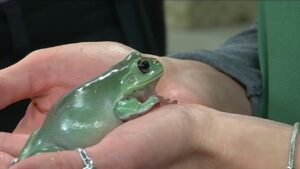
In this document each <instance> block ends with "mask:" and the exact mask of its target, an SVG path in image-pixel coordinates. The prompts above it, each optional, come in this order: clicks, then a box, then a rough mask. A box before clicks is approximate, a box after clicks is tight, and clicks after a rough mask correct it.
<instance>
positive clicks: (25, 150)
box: [13, 129, 39, 164]
mask: <svg viewBox="0 0 300 169" xmlns="http://www.w3.org/2000/svg"><path fill="white" fill-rule="evenodd" d="M38 132H39V129H38V130H35V131H34V132H33V133H32V134H31V135H30V137H29V139H28V140H27V142H26V144H25V146H24V147H23V149H22V151H21V153H20V156H19V158H18V159H16V160H14V162H13V164H15V163H17V162H18V161H20V160H22V159H24V158H26V157H28V156H29V154H30V151H31V149H32V145H33V142H34V141H35V139H36V136H37V135H38Z"/></svg>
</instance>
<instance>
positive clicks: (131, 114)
mask: <svg viewBox="0 0 300 169" xmlns="http://www.w3.org/2000/svg"><path fill="white" fill-rule="evenodd" d="M159 101H160V99H159V98H158V97H157V96H150V97H149V98H148V99H147V100H146V101H145V102H143V103H141V102H140V101H138V100H137V99H136V98H129V99H125V100H121V101H120V102H118V104H117V106H116V107H115V109H114V112H115V114H116V116H117V117H118V118H119V119H120V120H122V121H127V120H130V119H133V118H135V117H138V116H141V115H143V114H145V113H147V112H148V111H149V110H150V109H151V108H152V107H153V106H154V105H156V104H157V103H158V102H159Z"/></svg>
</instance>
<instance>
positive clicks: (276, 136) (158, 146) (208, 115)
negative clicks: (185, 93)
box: [11, 104, 300, 169]
mask: <svg viewBox="0 0 300 169" xmlns="http://www.w3.org/2000/svg"><path fill="white" fill-rule="evenodd" d="M290 135H291V127H290V126H288V125H284V124H281V123H276V122H272V121H269V120H264V119H259V118H255V117H251V116H243V115H236V114H229V113H224V112H219V111H217V110H215V109H211V108H208V107H204V106H200V105H180V104H177V105H166V106H162V107H160V108H157V109H154V110H153V111H152V112H151V113H148V114H146V115H144V116H141V117H139V118H136V119H135V120H131V121H128V122H126V123H124V124H123V125H121V126H119V127H118V128H116V129H115V130H113V131H112V132H111V133H109V134H108V135H107V136H106V137H105V138H104V139H103V140H102V141H101V142H100V143H98V144H96V145H94V146H92V147H88V148H86V149H85V150H86V151H87V153H88V154H89V156H90V157H91V159H93V161H94V163H95V166H96V168H107V169H110V168H113V169H119V168H120V169H140V168H143V169H154V168H155V169H184V168H188V169H198V168H200V167H201V168H207V169H224V168H230V169H240V168H245V169H264V168H273V169H281V168H284V167H286V165H287V161H288V160H287V157H288V150H289V140H290ZM254 138H255V139H254ZM298 150H300V148H298ZM296 157H298V159H297V160H300V157H299V156H296ZM82 167H83V162H82V160H81V158H80V156H79V154H78V153H77V152H76V151H61V152H55V153H41V154H38V155H35V156H32V157H29V158H27V159H25V160H23V161H20V162H19V163H17V164H15V165H14V166H12V167H11V169H37V168H38V169H47V168H49V169H52V168H64V169H79V168H82Z"/></svg>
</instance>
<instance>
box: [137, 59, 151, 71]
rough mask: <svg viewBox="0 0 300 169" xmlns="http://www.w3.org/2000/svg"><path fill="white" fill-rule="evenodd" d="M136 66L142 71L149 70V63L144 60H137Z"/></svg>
mask: <svg viewBox="0 0 300 169" xmlns="http://www.w3.org/2000/svg"><path fill="white" fill-rule="evenodd" d="M138 68H139V69H140V71H141V72H143V73H148V72H149V71H150V64H149V62H148V61H146V60H139V61H138Z"/></svg>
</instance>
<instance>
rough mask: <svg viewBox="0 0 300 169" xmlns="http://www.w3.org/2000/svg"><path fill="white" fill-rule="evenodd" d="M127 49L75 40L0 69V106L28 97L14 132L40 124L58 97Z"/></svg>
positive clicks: (107, 66)
mask: <svg viewBox="0 0 300 169" xmlns="http://www.w3.org/2000/svg"><path fill="white" fill-rule="evenodd" d="M131 51H133V49H131V48H129V47H127V46H124V45H121V44H119V43H112V42H100V43H78V44H72V45H63V46H58V47H53V48H48V49H42V50H38V51H35V52H33V53H31V54H29V55H28V56H27V57H25V58H24V59H23V60H21V61H20V62H18V63H16V64H15V65H13V66H10V67H8V68H6V69H3V70H0V81H1V84H0V93H1V100H0V108H3V107H5V106H7V105H9V104H11V103H13V102H15V101H18V100H21V99H24V98H30V99H31V103H30V104H29V106H28V108H27V111H26V113H25V116H24V117H23V119H22V120H21V121H20V123H19V124H18V126H17V128H16V129H15V131H14V132H15V133H27V134H29V133H31V132H32V131H33V130H35V129H36V128H38V127H40V126H41V124H42V122H43V120H44V118H45V116H46V114H47V112H48V110H49V108H50V107H51V106H52V105H53V103H54V102H55V101H56V100H57V99H58V98H59V97H61V96H62V95H63V94H65V93H66V92H68V91H70V90H71V89H73V88H74V87H76V86H77V85H79V84H80V83H83V82H84V81H87V80H89V79H91V78H93V77H95V76H96V75H98V74H100V73H101V72H103V71H104V70H106V69H108V68H109V67H110V66H111V65H113V64H115V63H117V62H119V61H120V60H122V59H123V58H124V57H125V56H126V55H127V54H128V53H130V52H131ZM12 77H13V78H12Z"/></svg>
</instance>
